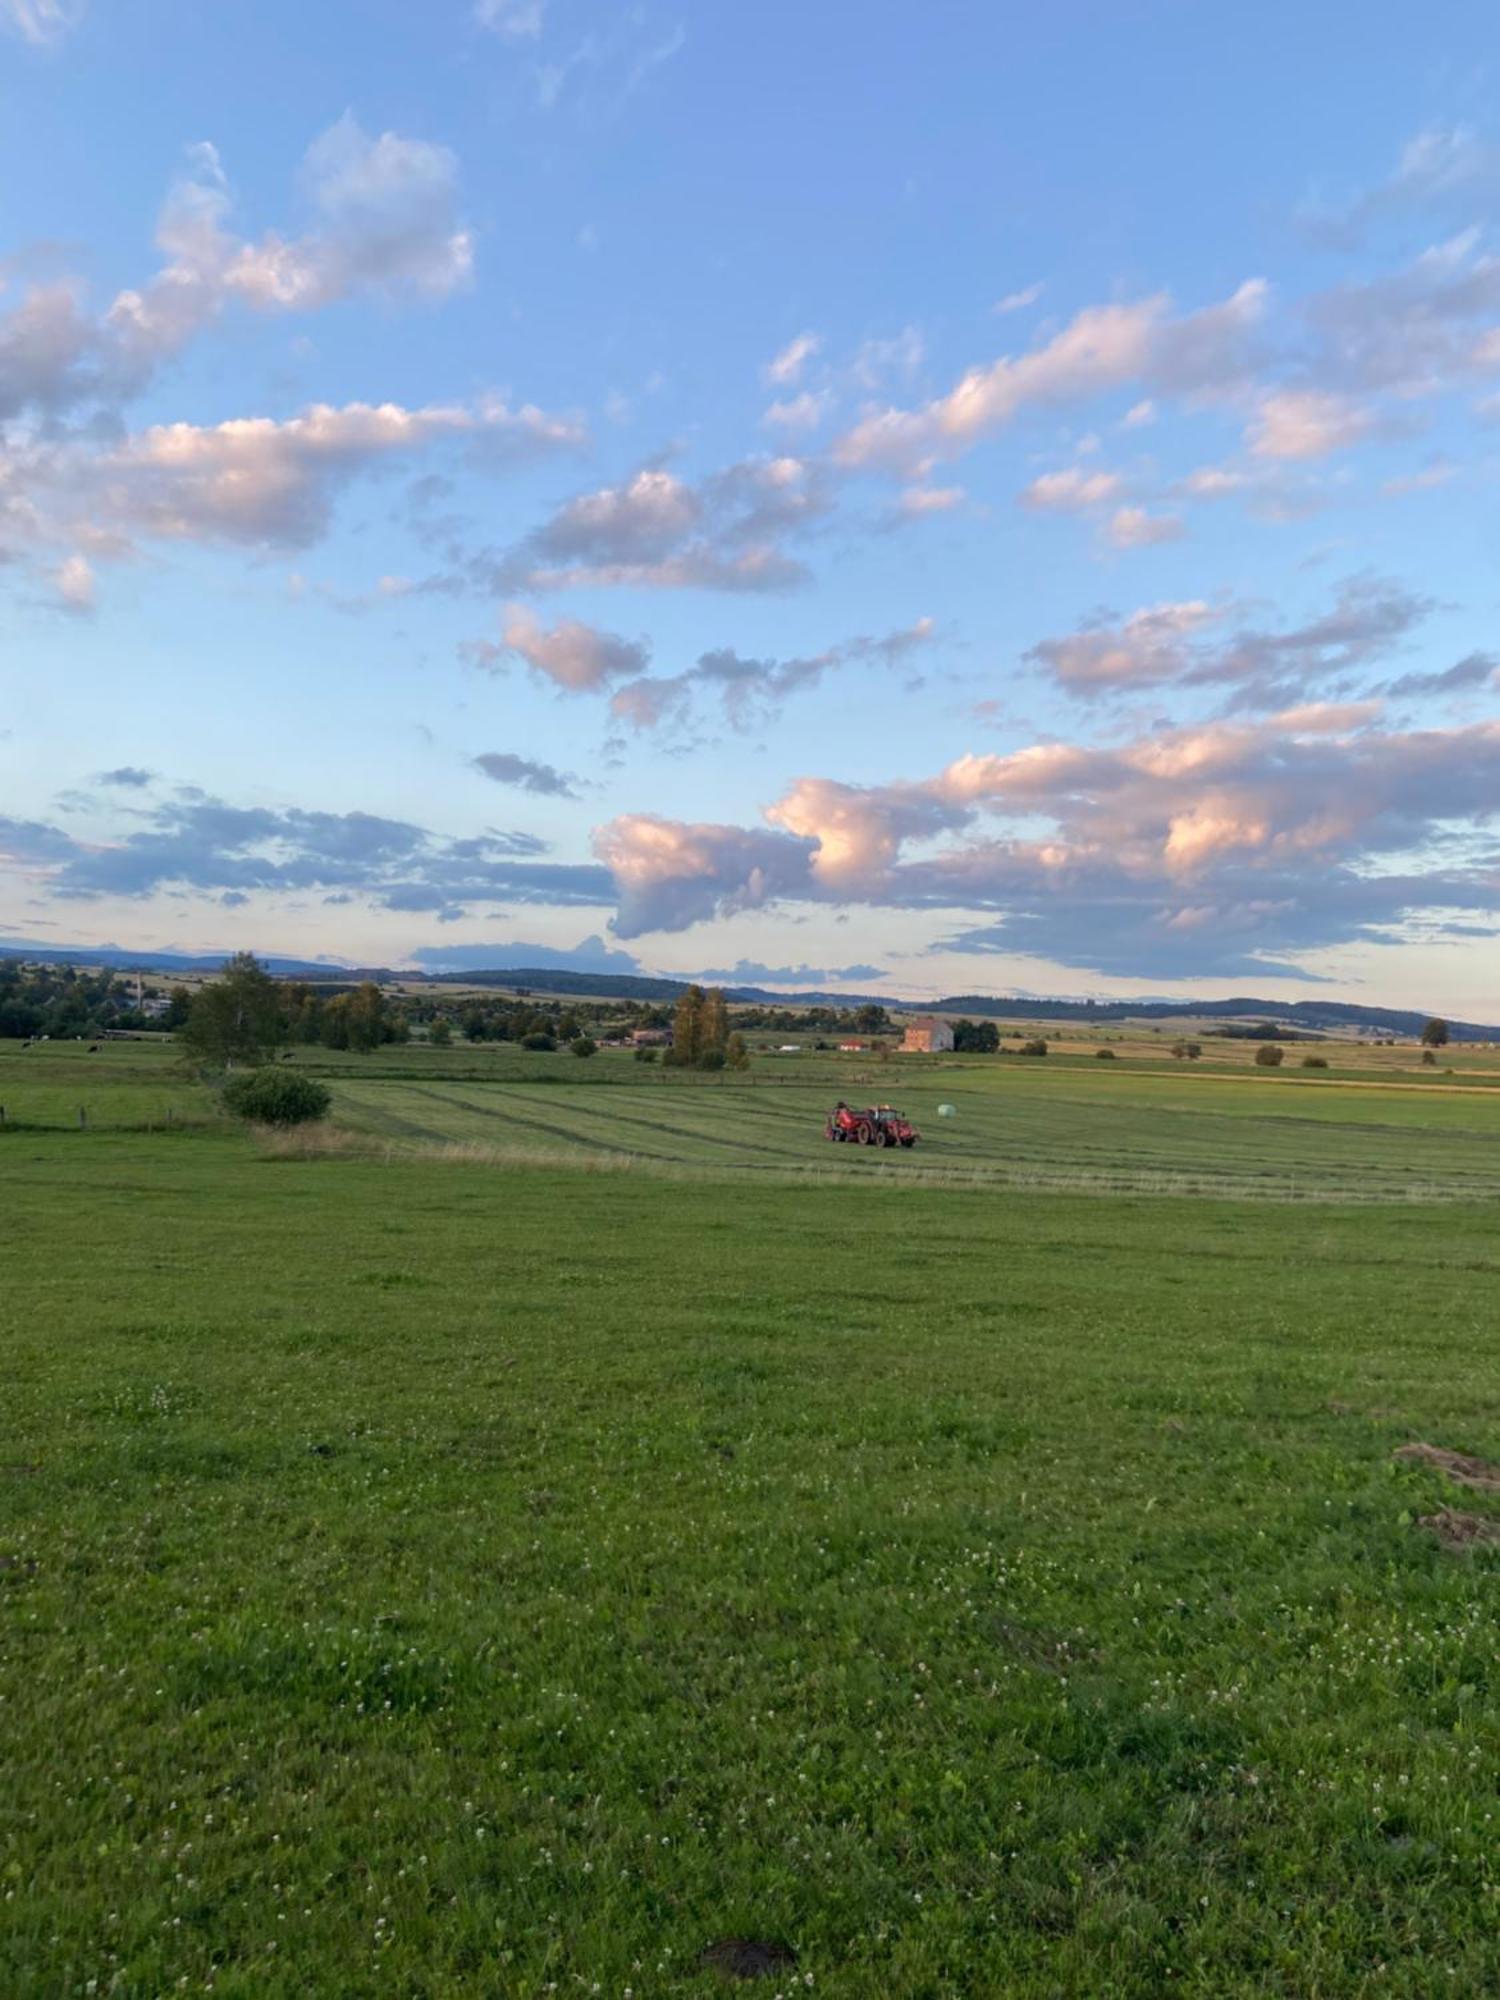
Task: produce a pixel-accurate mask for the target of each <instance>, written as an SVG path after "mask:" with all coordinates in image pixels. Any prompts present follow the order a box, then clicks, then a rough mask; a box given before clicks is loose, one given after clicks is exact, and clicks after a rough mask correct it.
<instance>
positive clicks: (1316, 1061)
mask: <svg viewBox="0 0 1500 2000" xmlns="http://www.w3.org/2000/svg"><path fill="white" fill-rule="evenodd" d="M1302 1067H1303V1068H1304V1069H1327V1067H1328V1058H1327V1056H1304V1057H1303V1058H1302Z"/></svg>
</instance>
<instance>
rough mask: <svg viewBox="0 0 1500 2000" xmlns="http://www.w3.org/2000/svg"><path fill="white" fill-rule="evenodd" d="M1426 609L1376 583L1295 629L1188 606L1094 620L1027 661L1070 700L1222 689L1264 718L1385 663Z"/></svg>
mask: <svg viewBox="0 0 1500 2000" xmlns="http://www.w3.org/2000/svg"><path fill="white" fill-rule="evenodd" d="M1432 608H1433V607H1432V604H1431V602H1430V601H1429V600H1428V599H1426V598H1422V597H1414V596H1412V595H1411V594H1410V593H1409V592H1407V591H1404V590H1402V589H1400V588H1399V586H1397V585H1396V584H1393V583H1389V582H1386V581H1384V580H1382V579H1381V578H1378V577H1370V576H1361V577H1351V578H1350V579H1349V580H1348V581H1347V582H1346V583H1345V584H1344V585H1343V587H1342V588H1341V590H1340V591H1339V593H1338V596H1337V598H1336V599H1335V601H1334V602H1333V604H1332V605H1330V606H1329V608H1328V609H1327V610H1325V611H1323V612H1321V613H1319V614H1318V615H1317V616H1316V617H1313V618H1309V619H1307V620H1305V621H1304V622H1303V623H1302V624H1290V625H1282V626H1270V627H1268V626H1266V625H1264V624H1262V625H1256V624H1253V623H1251V622H1250V621H1249V620H1248V618H1247V617H1246V616H1245V613H1244V611H1243V609H1242V608H1241V607H1238V606H1236V605H1234V604H1232V603H1219V604H1210V603H1208V602H1206V601H1205V600H1203V599H1201V598H1195V599H1189V600H1186V601H1184V602H1181V603H1166V604H1155V605H1150V606H1147V607H1146V608H1145V609H1143V610H1140V611H1136V612H1133V613H1132V614H1131V615H1130V616H1129V617H1128V618H1125V619H1123V620H1119V619H1113V618H1100V619H1095V620H1094V621H1092V622H1090V623H1088V624H1085V625H1083V626H1081V627H1080V628H1079V629H1078V630H1077V631H1076V632H1071V633H1067V634H1064V635H1063V636H1062V637H1059V638H1049V639H1043V640H1041V641H1040V642H1039V643H1038V644H1037V645H1035V646H1033V647H1032V648H1031V650H1030V652H1029V653H1028V654H1027V656H1026V657H1027V659H1028V660H1029V661H1031V662H1032V664H1034V665H1036V666H1039V667H1041V668H1043V669H1044V670H1045V671H1046V672H1047V673H1048V674H1049V675H1050V676H1051V677H1052V678H1053V679H1054V680H1056V682H1057V683H1058V685H1059V686H1061V687H1062V688H1064V689H1065V690H1066V691H1067V692H1068V693H1070V694H1076V695H1090V694H1099V693H1134V692H1138V691H1139V690H1141V689H1143V688H1150V687H1163V686H1168V685H1175V686H1178V687H1227V688H1230V689H1232V690H1233V699H1234V701H1235V703H1236V705H1238V706H1241V707H1250V706H1253V707H1258V708H1263V709H1266V708H1272V707H1276V706H1286V705H1288V704H1292V703H1297V702H1302V701H1305V700H1306V699H1307V697H1308V695H1309V693H1310V692H1311V691H1313V690H1316V689H1318V688H1320V687H1322V686H1324V685H1325V684H1327V683H1328V682H1329V681H1331V680H1335V679H1337V678H1339V677H1344V676H1348V675H1349V674H1351V673H1353V672H1355V671H1356V670H1358V669H1361V668H1364V667H1368V666H1370V665H1372V664H1373V663H1375V662H1376V661H1379V660H1382V659H1384V658H1385V657H1387V656H1388V655H1389V654H1390V653H1391V652H1392V651H1394V650H1395V649H1396V648H1397V647H1398V646H1400V645H1401V643H1402V642H1403V641H1404V640H1406V639H1407V638H1409V637H1410V636H1411V634H1412V633H1414V632H1415V631H1416V629H1417V628H1418V626H1419V625H1420V624H1421V623H1422V622H1423V620H1424V619H1425V618H1426V617H1427V616H1428V615H1429V613H1430V612H1431V610H1432ZM1231 621H1234V622H1233V626H1232V629H1226V628H1230V627H1231Z"/></svg>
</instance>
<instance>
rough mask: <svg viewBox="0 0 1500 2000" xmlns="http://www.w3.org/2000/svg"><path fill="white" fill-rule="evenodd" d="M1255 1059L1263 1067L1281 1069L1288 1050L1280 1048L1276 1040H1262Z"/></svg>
mask: <svg viewBox="0 0 1500 2000" xmlns="http://www.w3.org/2000/svg"><path fill="white" fill-rule="evenodd" d="M1255 1060H1256V1062H1257V1063H1258V1064H1259V1065H1260V1067H1261V1068H1262V1069H1280V1067H1281V1065H1282V1064H1283V1063H1284V1062H1285V1061H1286V1050H1285V1049H1283V1048H1278V1047H1277V1045H1276V1043H1275V1042H1262V1043H1261V1045H1260V1047H1259V1048H1258V1049H1257V1050H1256V1051H1255Z"/></svg>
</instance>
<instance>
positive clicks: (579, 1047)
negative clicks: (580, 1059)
mask: <svg viewBox="0 0 1500 2000" xmlns="http://www.w3.org/2000/svg"><path fill="white" fill-rule="evenodd" d="M568 1047H569V1048H570V1049H571V1050H572V1051H573V1053H574V1055H575V1056H592V1055H597V1054H598V1051H599V1044H598V1043H597V1042H596V1041H594V1040H593V1038H592V1037H591V1036H589V1035H575V1036H574V1037H573V1039H572V1041H571V1042H569V1044H568Z"/></svg>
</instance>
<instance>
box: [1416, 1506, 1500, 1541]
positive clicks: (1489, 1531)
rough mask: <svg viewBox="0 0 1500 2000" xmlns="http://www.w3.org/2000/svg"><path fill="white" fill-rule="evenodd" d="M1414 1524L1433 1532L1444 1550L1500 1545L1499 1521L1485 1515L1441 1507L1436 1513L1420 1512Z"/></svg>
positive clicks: (1430, 1533) (1429, 1532)
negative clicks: (1463, 1512) (1440, 1510)
mask: <svg viewBox="0 0 1500 2000" xmlns="http://www.w3.org/2000/svg"><path fill="white" fill-rule="evenodd" d="M1417 1526H1418V1527H1419V1528H1425V1529H1426V1530H1427V1532H1428V1534H1429V1535H1435V1536H1436V1537H1437V1539H1438V1540H1439V1541H1440V1542H1441V1543H1442V1545H1443V1547H1444V1548H1445V1549H1494V1548H1500V1521H1497V1520H1495V1519H1493V1518H1492V1517H1491V1516H1490V1515H1487V1514H1460V1513H1459V1512H1458V1511H1457V1509H1456V1508H1453V1507H1444V1508H1443V1510H1442V1512H1441V1513H1438V1514H1421V1515H1419V1516H1418V1518H1417Z"/></svg>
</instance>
